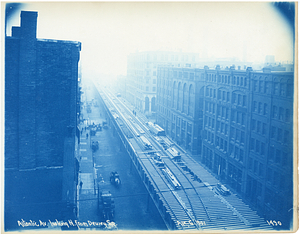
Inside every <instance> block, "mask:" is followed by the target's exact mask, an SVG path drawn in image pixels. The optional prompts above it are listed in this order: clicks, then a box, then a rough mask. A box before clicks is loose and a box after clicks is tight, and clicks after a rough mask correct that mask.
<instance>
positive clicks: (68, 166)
mask: <svg viewBox="0 0 300 234" xmlns="http://www.w3.org/2000/svg"><path fill="white" fill-rule="evenodd" d="M36 26H37V12H26V11H22V12H21V25H20V27H13V28H12V36H11V37H6V38H5V230H13V229H16V228H18V225H17V220H21V219H24V220H27V221H29V220H36V221H38V220H42V219H44V220H47V219H55V218H57V219H59V218H60V219H61V220H62V219H66V218H67V217H69V218H73V217H74V215H76V209H75V208H74V205H75V202H76V183H77V181H76V178H77V169H78V168H77V166H78V164H77V160H76V159H75V148H76V146H77V145H78V138H77V137H79V135H78V133H79V132H78V129H77V121H78V117H79V111H80V108H79V103H80V99H79V97H78V93H79V89H78V61H79V54H80V50H81V44H80V43H79V42H71V41H56V40H45V39H37V38H36Z"/></svg>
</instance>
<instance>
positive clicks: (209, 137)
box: [203, 130, 215, 144]
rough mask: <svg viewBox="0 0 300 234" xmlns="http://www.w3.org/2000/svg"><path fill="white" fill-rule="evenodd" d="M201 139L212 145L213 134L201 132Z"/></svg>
mask: <svg viewBox="0 0 300 234" xmlns="http://www.w3.org/2000/svg"><path fill="white" fill-rule="evenodd" d="M203 139H204V140H206V141H207V142H208V143H210V144H214V140H215V134H214V133H212V132H211V131H209V130H203Z"/></svg>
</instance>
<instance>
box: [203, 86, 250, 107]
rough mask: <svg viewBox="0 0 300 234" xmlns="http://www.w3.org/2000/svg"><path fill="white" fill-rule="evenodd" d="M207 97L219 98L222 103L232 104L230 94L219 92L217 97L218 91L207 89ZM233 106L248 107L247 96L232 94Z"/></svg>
mask: <svg viewBox="0 0 300 234" xmlns="http://www.w3.org/2000/svg"><path fill="white" fill-rule="evenodd" d="M205 95H206V97H210V98H217V99H218V100H220V101H223V102H228V103H230V92H227V91H224V90H223V91H222V90H220V89H219V90H218V96H216V89H213V88H209V87H206V91H205ZM231 103H232V104H234V105H239V106H243V107H246V106H247V97H246V95H242V94H237V93H232V102H231Z"/></svg>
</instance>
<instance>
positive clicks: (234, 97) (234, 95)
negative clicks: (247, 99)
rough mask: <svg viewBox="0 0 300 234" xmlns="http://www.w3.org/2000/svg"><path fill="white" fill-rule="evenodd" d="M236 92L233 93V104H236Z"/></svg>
mask: <svg viewBox="0 0 300 234" xmlns="http://www.w3.org/2000/svg"><path fill="white" fill-rule="evenodd" d="M236 101H237V100H236V94H235V93H232V104H235V103H236Z"/></svg>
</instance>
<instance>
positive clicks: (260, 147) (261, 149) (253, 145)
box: [250, 138, 266, 156]
mask: <svg viewBox="0 0 300 234" xmlns="http://www.w3.org/2000/svg"><path fill="white" fill-rule="evenodd" d="M250 150H251V151H253V152H256V153H257V154H260V155H262V156H265V154H266V144H265V143H264V142H261V141H259V140H257V139H254V138H251V139H250Z"/></svg>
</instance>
